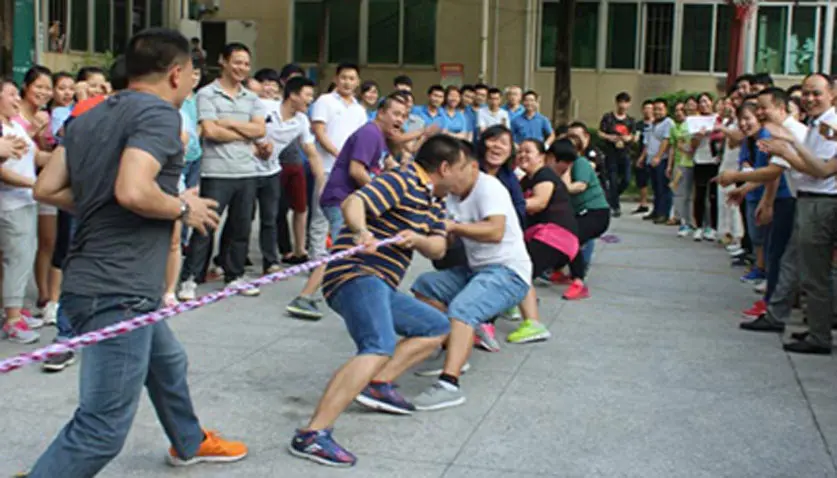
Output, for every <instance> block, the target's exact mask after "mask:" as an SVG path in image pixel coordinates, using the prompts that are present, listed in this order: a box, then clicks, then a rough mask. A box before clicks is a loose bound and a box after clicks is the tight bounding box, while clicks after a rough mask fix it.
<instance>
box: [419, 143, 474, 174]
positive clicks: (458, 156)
mask: <svg viewBox="0 0 837 478" xmlns="http://www.w3.org/2000/svg"><path fill="white" fill-rule="evenodd" d="M462 153H463V148H462V144H461V143H460V140H458V139H456V138H453V137H451V136H448V135H444V134H437V135H435V136H431V137H430V138H428V139H427V140H426V141H425V142H424V143H423V144H422V145H421V147H420V148H419V150H418V152H417V153H416V157H415V159H413V161H415V163H416V164H418V165H419V166H421V167H422V168H424V169H425V170H426V171H427V172H429V173H435V172H436V171H438V170H439V168H440V167H441V166H442V163H448V164H451V165H453V164H457V163H459V161H461V160H462V156H463V154H462Z"/></svg>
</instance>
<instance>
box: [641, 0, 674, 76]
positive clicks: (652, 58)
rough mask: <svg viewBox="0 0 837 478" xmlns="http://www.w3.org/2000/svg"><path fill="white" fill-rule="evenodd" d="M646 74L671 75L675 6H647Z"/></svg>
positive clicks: (662, 4)
mask: <svg viewBox="0 0 837 478" xmlns="http://www.w3.org/2000/svg"><path fill="white" fill-rule="evenodd" d="M645 8H646V11H645V12H646V13H645V68H644V71H645V73H649V74H656V75H668V74H671V54H672V47H673V42H674V4H673V3H647V4H645Z"/></svg>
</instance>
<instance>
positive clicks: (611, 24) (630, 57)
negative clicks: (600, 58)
mask: <svg viewBox="0 0 837 478" xmlns="http://www.w3.org/2000/svg"><path fill="white" fill-rule="evenodd" d="M607 8H608V10H607V53H606V55H605V68H613V69H624V70H633V69H636V68H637V66H636V64H637V60H636V51H637V49H636V46H637V42H638V40H637V38H638V33H639V32H638V29H637V24H638V22H639V6H638V4H636V3H611V4H609V5H608V7H607Z"/></svg>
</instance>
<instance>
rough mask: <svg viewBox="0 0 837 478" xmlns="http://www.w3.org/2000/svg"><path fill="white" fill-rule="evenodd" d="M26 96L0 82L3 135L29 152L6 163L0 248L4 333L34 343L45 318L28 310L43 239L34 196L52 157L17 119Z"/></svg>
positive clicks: (1, 178) (0, 177) (0, 189)
mask: <svg viewBox="0 0 837 478" xmlns="http://www.w3.org/2000/svg"><path fill="white" fill-rule="evenodd" d="M20 107H21V98H20V92H19V91H18V89H17V85H15V84H14V83H13V82H11V81H8V80H3V81H2V82H0V127H2V136H15V137H18V138H21V139H23V140H24V141H26V143H27V150H26V153H25V154H23V155H22V156H21V157H20V158H19V159H9V160H7V161H5V162H4V163H2V165H0V251H2V254H3V256H2V257H3V279H2V296H3V306H4V308H5V311H6V323H5V324H4V325H3V336H4V337H5V338H7V339H9V340H11V341H13V342H18V343H25V344H28V343H32V342H36V341H37V340H38V339H39V338H40V336H39V335H38V333H37V332H35V331H33V330H32V329H33V328H37V327H41V326H43V321H41V320H38V319H33V318H30V317H25V316H24V315H23V314H22V310H21V309H22V308H23V299H24V296H25V293H26V285H27V284H28V283H29V279H30V278H31V276H32V264H33V263H34V262H35V251H36V248H37V240H38V236H37V233H38V204H37V202H35V199H34V198H33V197H32V188H33V187H34V185H35V179H36V178H37V175H36V173H35V168H36V167H37V166H43V165H44V164H46V162H47V161H48V160H49V153H42V152H40V151H39V150H38V147H37V146H36V145H35V143H34V142H33V141H32V138H31V137H30V135H29V134H28V132H27V131H26V129H25V128H24V127H23V126H21V125H20V124H19V123H17V122H13V121H12V118H13V117H15V116H17V115H19V114H20Z"/></svg>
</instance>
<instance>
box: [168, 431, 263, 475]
mask: <svg viewBox="0 0 837 478" xmlns="http://www.w3.org/2000/svg"><path fill="white" fill-rule="evenodd" d="M204 433H205V434H206V438H204V440H203V443H201V447H200V448H198V452H197V453H196V454H195V456H193V457H192V458H189V459H186V460H184V459H183V458H180V457H179V456H177V453H175V451H174V448H169V456H168V458H169V464H170V465H172V466H189V465H196V464H198V463H232V462H234V461H238V460H241V459H243V458H244V457H246V456H247V445H245V444H244V443H241V442H238V441H227V440H224V439H223V438H221V437H220V436H218V433H217V432H214V431H209V430H204Z"/></svg>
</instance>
